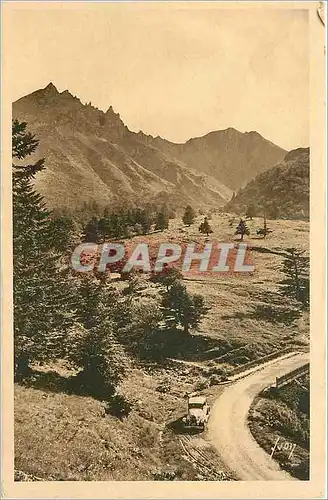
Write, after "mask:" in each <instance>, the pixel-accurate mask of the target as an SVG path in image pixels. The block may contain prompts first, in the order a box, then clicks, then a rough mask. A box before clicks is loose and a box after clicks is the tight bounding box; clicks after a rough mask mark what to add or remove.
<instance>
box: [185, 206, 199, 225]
mask: <svg viewBox="0 0 328 500" xmlns="http://www.w3.org/2000/svg"><path fill="white" fill-rule="evenodd" d="M195 217H196V214H195V212H194V209H193V208H192V207H191V206H190V205H188V206H187V207H186V209H185V212H184V214H183V216H182V222H183V223H184V224H185V225H186V226H191V224H193V223H194V221H195Z"/></svg>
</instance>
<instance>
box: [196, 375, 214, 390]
mask: <svg viewBox="0 0 328 500" xmlns="http://www.w3.org/2000/svg"><path fill="white" fill-rule="evenodd" d="M209 385H210V384H209V380H208V379H206V378H205V377H201V378H200V379H199V380H198V381H197V382H196V384H195V386H194V390H195V391H202V390H203V389H207V388H208V387H209Z"/></svg>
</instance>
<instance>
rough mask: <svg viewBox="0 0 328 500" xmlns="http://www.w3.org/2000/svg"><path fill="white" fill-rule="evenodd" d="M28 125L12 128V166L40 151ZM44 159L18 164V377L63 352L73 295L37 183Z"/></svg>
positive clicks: (15, 180)
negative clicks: (35, 179)
mask: <svg viewBox="0 0 328 500" xmlns="http://www.w3.org/2000/svg"><path fill="white" fill-rule="evenodd" d="M26 126H27V124H26V123H24V122H23V123H20V122H18V120H14V121H13V124H12V156H13V160H14V161H15V160H23V159H25V158H26V157H27V156H28V155H30V154H32V153H33V152H34V151H35V150H36V148H37V145H38V141H37V140H36V139H35V136H34V135H32V134H31V133H30V132H27V130H26ZM44 168H45V167H44V159H40V160H38V161H37V162H36V163H34V164H30V165H28V164H27V165H26V164H25V165H22V164H21V163H19V164H18V165H16V164H13V173H12V177H13V251H14V259H13V260H14V268H13V270H14V276H13V278H14V347H15V374H16V376H17V377H21V376H24V375H26V374H28V372H29V364H30V362H31V361H35V360H44V359H49V358H53V357H56V356H57V355H58V354H59V353H60V352H61V351H62V349H63V347H64V343H63V338H64V336H65V331H66V328H68V327H69V326H70V324H71V321H72V314H71V313H70V311H69V304H70V302H71V290H70V288H69V282H68V280H67V270H65V269H63V268H60V259H59V257H60V255H59V254H58V253H57V252H56V249H55V248H54V245H53V242H54V239H55V235H54V234H53V227H52V225H51V218H50V215H51V214H50V212H49V211H48V210H47V209H46V207H45V203H44V201H43V198H42V197H41V196H40V195H39V194H38V193H37V192H36V191H35V189H34V187H33V185H32V181H33V179H34V177H35V175H36V174H37V173H38V172H40V171H42V170H43V169H44Z"/></svg>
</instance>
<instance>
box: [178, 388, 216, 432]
mask: <svg viewBox="0 0 328 500" xmlns="http://www.w3.org/2000/svg"><path fill="white" fill-rule="evenodd" d="M209 415H210V407H209V405H208V403H207V400H206V397H205V396H193V395H190V396H188V413H187V415H186V416H185V417H184V418H183V419H182V420H183V423H184V426H185V427H186V428H194V429H204V428H205V424H206V423H207V421H208V418H209Z"/></svg>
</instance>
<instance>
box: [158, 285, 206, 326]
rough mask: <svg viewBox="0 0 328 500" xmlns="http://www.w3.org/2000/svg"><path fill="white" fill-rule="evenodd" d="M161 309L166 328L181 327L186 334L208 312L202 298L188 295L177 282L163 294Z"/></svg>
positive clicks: (183, 287)
mask: <svg viewBox="0 0 328 500" xmlns="http://www.w3.org/2000/svg"><path fill="white" fill-rule="evenodd" d="M162 307H163V314H164V318H165V320H166V324H167V326H169V327H174V328H178V327H182V328H183V331H184V333H186V334H188V333H189V332H190V329H191V328H196V327H197V326H198V324H199V323H200V321H201V319H202V317H203V316H204V315H205V314H206V313H207V312H208V307H207V306H206V304H205V301H204V298H203V297H202V296H201V295H190V294H189V293H188V292H187V288H186V286H185V285H184V284H183V283H181V282H179V281H175V282H174V283H173V284H172V285H171V286H170V288H169V289H168V290H167V291H166V292H165V293H164V294H163V302H162Z"/></svg>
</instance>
